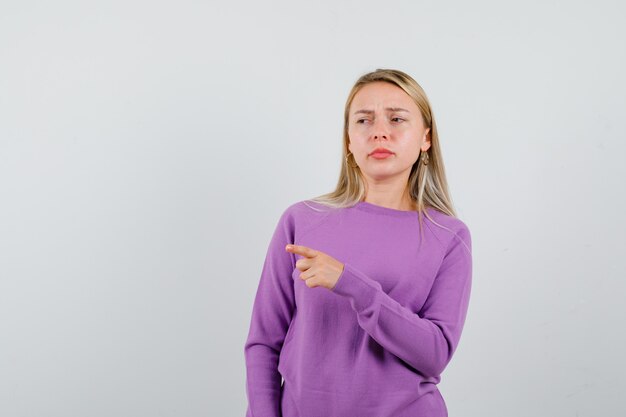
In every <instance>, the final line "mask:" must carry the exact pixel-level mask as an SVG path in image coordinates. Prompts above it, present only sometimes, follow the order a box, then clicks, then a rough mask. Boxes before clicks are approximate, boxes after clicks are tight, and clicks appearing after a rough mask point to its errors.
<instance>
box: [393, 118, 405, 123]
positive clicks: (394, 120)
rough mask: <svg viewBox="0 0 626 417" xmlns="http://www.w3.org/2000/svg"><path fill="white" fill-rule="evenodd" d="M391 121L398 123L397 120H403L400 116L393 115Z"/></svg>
mask: <svg viewBox="0 0 626 417" xmlns="http://www.w3.org/2000/svg"><path fill="white" fill-rule="evenodd" d="M391 121H392V122H396V121H397V122H398V123H399V122H401V121H404V119H403V118H401V117H393V118H392V119H391Z"/></svg>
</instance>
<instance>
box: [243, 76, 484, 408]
mask: <svg viewBox="0 0 626 417" xmlns="http://www.w3.org/2000/svg"><path fill="white" fill-rule="evenodd" d="M471 280H472V256H471V236H470V232H469V229H468V227H467V226H466V225H465V223H464V222H463V221H461V220H460V219H458V218H457V217H456V214H455V210H454V208H453V205H452V200H451V198H450V194H449V192H448V186H447V183H446V176H445V172H444V164H443V159H442V155H441V151H440V148H439V138H438V135H437V127H436V124H435V119H434V117H433V113H432V110H431V106H430V103H429V101H428V98H427V97H426V94H425V93H424V91H423V90H422V88H421V87H420V86H419V85H418V83H417V82H415V80H414V79H413V78H411V77H410V76H409V75H407V74H406V73H404V72H402V71H398V70H391V69H379V70H376V71H374V72H371V73H368V74H365V75H363V76H362V77H360V78H359V79H358V80H357V82H356V83H355V85H354V87H353V88H352V90H351V92H350V94H349V96H348V99H347V101H346V106H345V115H344V130H343V160H342V166H341V173H340V176H339V182H338V184H337V187H336V189H335V190H334V191H333V192H331V193H328V194H324V195H321V196H318V197H316V198H313V199H310V200H303V201H299V202H296V203H294V204H292V205H291V206H289V207H287V208H286V210H285V211H284V212H283V214H282V215H281V217H280V219H279V221H278V224H277V226H276V229H275V232H274V234H273V237H272V239H271V241H270V244H269V248H268V250H267V256H266V259H265V263H264V265H263V269H262V273H261V277H260V280H259V285H258V289H257V293H256V298H255V300H254V306H253V311H252V318H251V322H250V330H249V334H248V338H247V341H246V343H245V347H244V354H245V360H246V370H247V371H246V372H247V381H246V394H247V397H248V408H247V414H246V415H247V417H268V416H277V417H278V416H282V417H296V416H297V417H370V416H371V417H404V416H406V417H408V416H411V417H417V416H428V417H443V416H447V415H448V411H447V407H446V404H445V401H444V399H443V397H442V396H441V394H440V392H439V390H438V389H437V384H438V383H439V382H440V380H441V373H442V372H443V370H444V369H445V368H446V366H447V365H448V363H449V362H450V360H451V359H452V355H453V354H454V352H455V350H456V348H457V346H458V344H459V340H460V337H461V332H462V329H463V326H464V323H465V318H466V314H467V309H468V304H469V298H470V290H471Z"/></svg>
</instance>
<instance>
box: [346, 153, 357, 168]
mask: <svg viewBox="0 0 626 417" xmlns="http://www.w3.org/2000/svg"><path fill="white" fill-rule="evenodd" d="M350 155H352V152H348V154H347V155H346V165H349V166H351V167H352V168H356V167H358V166H359V165H358V164H356V165H352V164H350V162H348V157H349V156H350ZM352 159H354V157H352ZM355 162H356V161H355Z"/></svg>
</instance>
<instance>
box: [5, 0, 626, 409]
mask: <svg viewBox="0 0 626 417" xmlns="http://www.w3.org/2000/svg"><path fill="white" fill-rule="evenodd" d="M625 11H626V10H625V7H624V5H623V2H618V1H614V2H609V1H599V2H595V3H593V4H592V3H589V2H586V1H585V2H583V1H576V2H555V1H531V2H529V1H524V2H517V3H507V2H499V1H474V2H461V1H459V2H455V3H450V2H436V1H399V2H394V3H385V2H380V1H363V0H360V1H344V2H341V1H339V2H337V1H332V2H331V1H327V2H315V4H314V3H313V2H307V3H304V2H302V3H301V2H295V1H281V2H255V1H249V2H245V3H244V2H225V1H224V2H219V3H216V2H210V1H209V2H206V1H203V2H201V1H198V2H190V1H176V2H174V1H170V2H164V1H156V2H155V1H140V2H137V1H134V2H132V1H131V2H129V1H119V2H112V1H102V2H98V3H94V2H79V1H58V2H45V1H39V2H28V1H1V2H0V197H1V202H0V203H1V204H0V415H2V416H3V417H18V416H20V417H40V416H55V417H57V416H58V417H67V416H81V417H82V416H129V417H130V416H133V417H134V416H150V417H152V416H243V414H244V412H245V408H246V401H247V399H246V394H245V362H244V355H243V347H244V343H245V340H246V337H247V332H248V329H249V323H250V314H251V311H252V303H253V301H254V296H255V292H256V288H257V285H258V280H259V277H260V273H261V268H262V264H263V260H264V257H265V253H266V250H267V245H268V243H269V240H270V238H271V234H272V232H273V230H274V227H275V225H276V223H277V221H278V218H279V216H280V214H281V213H282V212H283V210H284V209H285V208H286V207H287V206H288V205H290V204H292V203H294V202H297V201H300V200H303V199H307V198H311V197H313V196H316V195H319V194H322V193H325V192H328V191H330V190H332V189H333V188H334V186H335V184H336V182H337V177H338V174H339V166H340V164H341V163H342V160H341V128H342V112H343V106H344V103H345V100H346V97H347V94H348V91H349V90H350V87H351V86H352V84H353V83H354V81H355V80H356V79H357V78H358V77H359V76H360V75H362V74H363V73H365V72H368V71H372V70H374V69H376V68H397V69H400V70H403V71H405V72H407V73H409V74H410V75H412V76H413V77H414V78H415V79H416V80H417V82H418V83H420V85H421V86H422V87H423V88H424V89H425V91H426V93H427V94H428V96H429V98H430V100H431V103H432V106H433V111H434V115H435V118H436V121H437V123H438V127H439V133H440V140H441V147H442V151H443V156H444V161H445V166H446V170H447V174H448V179H449V185H450V189H451V193H452V197H453V200H454V203H455V206H456V208H457V210H458V213H459V217H460V218H461V219H462V220H463V221H464V222H465V223H466V224H467V225H468V226H469V228H470V230H471V232H472V238H473V261H474V268H473V286H472V298H471V301H470V307H469V311H468V316H467V321H466V324H465V328H464V331H463V335H462V338H461V341H460V344H459V347H458V350H457V351H456V354H455V356H454V357H453V359H452V362H451V363H450V364H449V366H448V367H447V368H446V370H445V371H444V373H443V374H442V382H441V383H440V384H439V388H440V390H441V392H442V395H443V397H444V398H445V400H446V403H447V406H448V409H449V411H450V416H451V417H461V416H462V417H474V416H475V417H485V416H494V417H502V416H507V417H508V416H550V417H555V416H580V417H582V416H603V417H607V416H623V415H626V403H625V402H624V398H623V397H624V391H625V390H626V380H625V379H626V377H625V374H626V369H625V363H626V360H625V359H624V345H625V343H626V330H625V327H626V326H625V325H624V318H625V317H626V314H625V313H626V308H625V306H624V304H625V303H624V291H625V289H626V284H625V282H626V281H625V279H624V278H626V273H625V272H626V255H625V252H626V245H625V243H624V242H625V239H624V236H625V231H626V227H625V220H624V213H625V212H626V204H625V197H624V179H625V178H626V168H625V164H624V162H623V158H624V153H625V152H626V144H625V143H626V137H625V133H624V132H626V122H625V120H626V118H625V117H624V114H626V98H625V97H626V91H625V90H626V88H625V87H626V82H625V81H624V74H625V73H626V48H624V43H623V41H624V39H626V26H625V25H624V24H623V17H624V14H625ZM355 417H358V416H355Z"/></svg>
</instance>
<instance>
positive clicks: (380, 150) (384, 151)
mask: <svg viewBox="0 0 626 417" xmlns="http://www.w3.org/2000/svg"><path fill="white" fill-rule="evenodd" d="M375 154H379V155H384V154H393V152H391V151H390V150H389V149H387V148H376V149H374V150H373V151H372V152H371V153H370V156H371V155H375Z"/></svg>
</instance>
